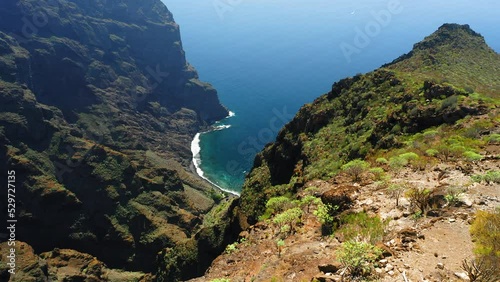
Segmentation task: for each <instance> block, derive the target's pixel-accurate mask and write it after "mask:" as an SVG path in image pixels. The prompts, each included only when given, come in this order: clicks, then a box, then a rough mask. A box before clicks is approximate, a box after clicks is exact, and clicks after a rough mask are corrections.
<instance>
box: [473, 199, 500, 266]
mask: <svg viewBox="0 0 500 282" xmlns="http://www.w3.org/2000/svg"><path fill="white" fill-rule="evenodd" d="M470 233H471V236H472V238H473V239H474V241H475V245H476V246H475V249H474V251H475V253H476V254H477V255H478V256H479V257H482V258H484V259H485V260H487V262H488V263H492V264H494V265H496V264H497V263H498V262H499V261H500V208H497V209H496V211H494V212H487V211H477V213H476V218H475V219H474V222H472V224H471V227H470Z"/></svg>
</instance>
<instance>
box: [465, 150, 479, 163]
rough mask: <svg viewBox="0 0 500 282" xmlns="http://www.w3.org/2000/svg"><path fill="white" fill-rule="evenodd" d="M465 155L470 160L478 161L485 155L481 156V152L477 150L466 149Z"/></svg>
mask: <svg viewBox="0 0 500 282" xmlns="http://www.w3.org/2000/svg"><path fill="white" fill-rule="evenodd" d="M463 156H464V158H465V159H466V160H467V161H469V162H478V161H480V160H482V159H483V156H481V155H480V154H478V153H476V152H472V151H465V152H464V153H463Z"/></svg>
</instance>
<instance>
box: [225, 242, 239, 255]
mask: <svg viewBox="0 0 500 282" xmlns="http://www.w3.org/2000/svg"><path fill="white" fill-rule="evenodd" d="M237 250H238V242H235V243H232V244H229V245H227V246H226V249H225V250H224V252H225V253H226V254H232V253H234V252H236V251H237Z"/></svg>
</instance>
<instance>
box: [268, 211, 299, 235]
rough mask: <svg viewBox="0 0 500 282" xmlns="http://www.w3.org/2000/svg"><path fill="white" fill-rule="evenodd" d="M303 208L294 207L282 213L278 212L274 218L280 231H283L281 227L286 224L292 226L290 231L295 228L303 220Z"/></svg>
mask: <svg viewBox="0 0 500 282" xmlns="http://www.w3.org/2000/svg"><path fill="white" fill-rule="evenodd" d="M302 214H303V212H302V209H300V208H292V209H288V210H286V211H284V212H282V213H280V214H277V215H276V216H275V217H274V218H273V223H274V224H275V225H276V226H277V227H278V229H279V230H280V232H281V231H282V230H281V228H282V227H283V226H285V225H288V226H290V229H289V230H290V231H292V232H293V231H294V230H295V225H296V224H298V223H300V222H301V218H302Z"/></svg>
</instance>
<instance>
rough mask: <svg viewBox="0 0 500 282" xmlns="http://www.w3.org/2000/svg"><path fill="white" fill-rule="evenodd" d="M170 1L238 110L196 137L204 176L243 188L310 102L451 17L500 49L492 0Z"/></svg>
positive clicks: (198, 61)
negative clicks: (263, 154)
mask: <svg viewBox="0 0 500 282" xmlns="http://www.w3.org/2000/svg"><path fill="white" fill-rule="evenodd" d="M163 1H164V2H165V3H166V4H167V7H168V8H169V9H170V11H171V12H172V13H173V14H174V18H175V20H176V22H177V23H178V24H179V25H180V27H181V35H182V41H183V47H184V50H185V51H186V56H187V59H188V61H189V62H190V63H191V64H192V65H193V66H194V67H195V68H196V69H197V70H198V72H199V74H200V78H201V79H202V80H203V81H207V82H209V83H211V84H213V85H214V87H215V88H216V89H217V90H218V93H219V98H220V100H221V101H222V103H223V104H224V105H226V106H227V107H228V108H229V109H230V110H231V111H232V112H234V113H235V116H233V117H230V118H227V119H225V120H223V121H221V122H220V123H219V124H217V125H216V126H219V129H222V128H224V129H223V130H216V131H212V132H209V133H203V134H201V135H199V136H197V137H199V142H195V143H194V144H193V146H194V148H195V151H196V152H197V153H198V152H199V154H197V157H196V162H197V164H198V165H199V169H200V172H201V171H202V173H203V175H204V177H206V178H207V179H209V180H210V181H212V182H213V183H215V184H217V185H218V186H220V187H222V188H224V189H226V190H231V191H235V192H239V191H240V190H241V185H242V183H243V181H244V177H245V174H246V173H247V172H248V171H249V170H250V168H251V166H252V162H253V159H254V156H255V154H256V153H257V152H258V151H260V150H261V149H262V148H263V147H264V146H265V144H267V143H269V142H272V141H273V140H274V139H275V136H276V134H277V132H278V130H279V128H280V127H281V126H283V125H284V124H285V123H286V122H287V121H289V120H290V119H291V118H292V117H293V115H294V114H295V113H296V112H297V110H298V109H299V108H300V107H301V106H302V105H303V104H305V103H308V102H311V101H312V100H314V99H315V98H316V97H318V96H320V95H321V94H323V93H326V92H327V91H328V90H329V89H330V88H331V85H332V83H333V82H335V81H337V80H339V79H341V78H343V77H347V76H352V75H354V74H356V73H364V72H368V71H371V70H373V69H376V68H378V67H380V66H381V65H382V64H384V63H388V62H390V61H392V60H393V59H395V58H397V57H399V56H400V55H402V54H404V53H407V52H408V51H410V50H411V48H412V46H413V44H414V43H416V42H419V41H420V40H422V39H423V38H424V37H425V36H427V35H429V34H431V33H432V32H434V31H435V30H436V29H437V28H438V27H439V26H440V25H442V24H443V23H447V22H449V23H459V24H470V26H471V27H472V28H473V29H474V30H475V31H477V32H479V33H481V34H482V35H483V36H485V38H486V40H487V43H488V44H489V45H490V46H492V47H493V49H495V50H496V51H497V52H498V51H499V50H500V33H499V32H498V29H499V27H500V17H499V12H498V11H500V2H498V1H493V0H490V1H487V0H479V1H464V0H457V1H453V2H449V1H434V0H432V1H431V0H423V1H410V0H400V1H398V0H383V1H382V0H359V1H346V0H339V1H333V0H310V1H299V0H287V1H285V0H197V1H186V0H163ZM197 141H198V140H197Z"/></svg>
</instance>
